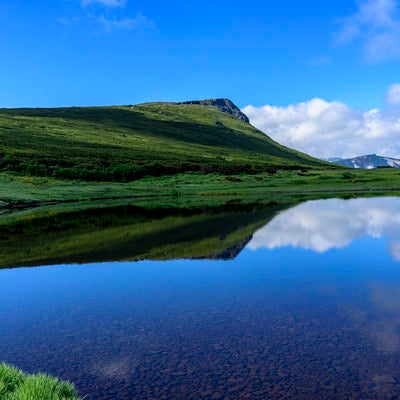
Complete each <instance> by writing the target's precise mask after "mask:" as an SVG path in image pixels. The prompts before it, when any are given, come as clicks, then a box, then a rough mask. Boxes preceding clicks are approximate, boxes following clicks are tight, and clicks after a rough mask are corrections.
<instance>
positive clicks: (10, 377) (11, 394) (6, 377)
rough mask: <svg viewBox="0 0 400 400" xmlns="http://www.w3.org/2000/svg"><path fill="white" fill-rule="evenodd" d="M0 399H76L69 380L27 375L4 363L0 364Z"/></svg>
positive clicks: (43, 375) (42, 375)
mask: <svg viewBox="0 0 400 400" xmlns="http://www.w3.org/2000/svg"><path fill="white" fill-rule="evenodd" d="M0 399H1V400H78V396H77V395H76V391H75V388H74V386H73V385H72V384H71V383H69V382H63V381H60V380H59V379H57V378H53V377H51V376H48V375H45V374H35V375H27V374H24V373H23V372H22V371H21V370H19V369H17V368H14V367H11V366H9V365H7V364H5V363H2V364H0Z"/></svg>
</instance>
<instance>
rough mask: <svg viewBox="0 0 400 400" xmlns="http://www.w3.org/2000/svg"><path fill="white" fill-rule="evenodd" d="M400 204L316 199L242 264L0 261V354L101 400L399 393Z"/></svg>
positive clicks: (257, 239)
mask: <svg viewBox="0 0 400 400" xmlns="http://www.w3.org/2000/svg"><path fill="white" fill-rule="evenodd" d="M399 205H400V203H399V199H398V198H381V199H357V200H349V201H342V200H324V201H318V202H309V203H305V204H302V205H300V206H298V207H295V208H293V209H290V210H288V211H286V212H282V213H281V214H279V215H277V216H276V217H275V218H274V219H273V220H272V221H271V222H270V224H269V225H267V226H266V227H264V228H262V229H261V230H259V231H258V232H257V233H256V234H255V235H254V237H253V240H252V241H251V242H250V243H249V244H248V245H247V247H246V248H245V249H244V250H243V251H242V252H241V253H240V254H239V255H238V256H237V257H236V258H235V259H234V260H231V261H215V260H214V261H207V260H197V261H190V260H177V261H168V262H149V261H144V262H138V263H103V264H91V265H83V266H76V265H75V266H57V267H45V268H29V269H26V268H20V269H15V270H2V271H0V321H1V329H0V359H4V360H5V361H7V362H9V363H12V364H15V365H17V366H19V367H21V368H24V369H25V370H27V371H32V372H33V371H39V370H41V371H46V372H48V373H52V374H56V375H58V376H60V377H62V378H67V379H70V380H72V381H73V382H75V383H76V385H77V387H78V388H79V390H80V392H81V393H82V394H87V395H88V396H89V398H91V399H95V400H97V399H104V400H108V399H110V400H111V399H117V398H118V399H154V398H157V399H163V398H164V399H199V400H200V399H224V400H229V399H232V400H233V399H235V400H237V399H246V398H251V399H259V400H261V399H262V400H264V399H266V398H268V399H282V398H285V399H328V398H358V399H386V398H387V399H389V398H399V397H400V377H399V375H398V372H399V370H400V357H399V355H400V270H399V264H398V263H397V262H396V261H395V260H394V259H393V257H394V258H396V259H398V258H397V257H396V254H397V253H396V251H393V248H395V247H396V243H398V240H399V238H398V232H399V229H398V228H399V215H400V211H399V210H400V207H399ZM274 232H275V233H274ZM388 243H389V245H388ZM388 248H389V249H390V250H391V251H390V254H389V253H388V251H387V249H388ZM310 250H311V251H310Z"/></svg>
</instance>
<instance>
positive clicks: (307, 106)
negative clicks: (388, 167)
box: [242, 84, 400, 158]
mask: <svg viewBox="0 0 400 400" xmlns="http://www.w3.org/2000/svg"><path fill="white" fill-rule="evenodd" d="M386 101H387V104H388V107H386V108H385V109H384V110H378V109H372V110H369V111H359V110H355V109H352V108H351V107H349V106H347V105H346V104H344V103H341V102H338V101H333V102H328V101H326V100H323V99H319V98H315V99H312V100H309V101H307V102H304V103H298V104H293V105H289V106H287V107H278V106H272V105H268V104H267V105H265V106H262V107H253V106H251V105H249V106H246V107H244V108H243V109H242V111H243V112H244V113H245V114H246V115H247V116H248V117H249V118H250V122H251V124H252V125H254V126H255V127H257V128H258V129H260V130H261V131H263V132H265V133H266V134H267V135H268V136H270V137H271V138H272V139H274V140H276V141H277V142H279V143H281V144H283V145H285V146H288V147H292V148H294V149H297V150H300V151H302V152H304V153H307V154H310V155H312V156H315V157H318V158H329V157H337V156H338V157H343V158H350V157H355V156H361V155H365V154H374V153H375V154H379V155H382V156H387V157H394V158H400V107H399V105H400V84H394V85H392V86H391V87H390V88H389V90H388V92H387V94H386Z"/></svg>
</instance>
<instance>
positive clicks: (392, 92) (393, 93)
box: [385, 83, 400, 105]
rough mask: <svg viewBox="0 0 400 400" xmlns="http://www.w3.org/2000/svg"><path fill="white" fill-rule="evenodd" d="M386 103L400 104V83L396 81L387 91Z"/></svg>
mask: <svg viewBox="0 0 400 400" xmlns="http://www.w3.org/2000/svg"><path fill="white" fill-rule="evenodd" d="M385 99H386V103H387V104H389V105H393V104H400V84H399V83H394V84H393V85H391V86H390V87H389V89H388V91H387V92H386V96H385Z"/></svg>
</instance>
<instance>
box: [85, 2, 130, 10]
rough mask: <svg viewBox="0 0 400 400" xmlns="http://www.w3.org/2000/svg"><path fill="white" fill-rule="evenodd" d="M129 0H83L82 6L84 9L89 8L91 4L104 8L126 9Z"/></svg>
mask: <svg viewBox="0 0 400 400" xmlns="http://www.w3.org/2000/svg"><path fill="white" fill-rule="evenodd" d="M126 3H127V0H82V1H81V4H82V6H83V7H87V6H89V5H91V4H98V5H101V6H104V7H110V8H115V7H125V6H126Z"/></svg>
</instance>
